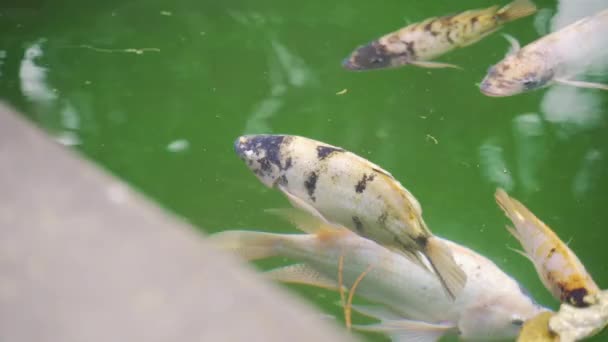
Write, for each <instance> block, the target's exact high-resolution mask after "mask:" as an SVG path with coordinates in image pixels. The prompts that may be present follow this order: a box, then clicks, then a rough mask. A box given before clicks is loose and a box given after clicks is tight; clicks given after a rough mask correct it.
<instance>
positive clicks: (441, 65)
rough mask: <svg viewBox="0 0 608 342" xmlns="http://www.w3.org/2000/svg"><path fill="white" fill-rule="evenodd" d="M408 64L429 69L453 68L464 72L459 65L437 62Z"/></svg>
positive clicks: (409, 62)
mask: <svg viewBox="0 0 608 342" xmlns="http://www.w3.org/2000/svg"><path fill="white" fill-rule="evenodd" d="M407 63H408V64H412V65H415V66H417V67H421V68H429V69H441V68H453V69H460V70H462V67H460V66H458V65H455V64H449V63H442V62H435V61H408V62H407Z"/></svg>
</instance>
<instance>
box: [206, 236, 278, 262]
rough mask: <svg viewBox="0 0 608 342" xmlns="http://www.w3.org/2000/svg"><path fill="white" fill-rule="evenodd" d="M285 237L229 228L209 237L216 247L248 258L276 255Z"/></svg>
mask: <svg viewBox="0 0 608 342" xmlns="http://www.w3.org/2000/svg"><path fill="white" fill-rule="evenodd" d="M283 239H284V235H280V234H272V233H264V232H254V231H247V230H227V231H223V232H219V233H215V234H212V235H210V236H209V237H208V238H207V240H208V241H210V242H211V244H213V245H215V246H216V247H219V248H220V249H224V250H228V251H230V252H233V253H235V254H237V255H239V256H240V257H242V258H244V259H246V260H258V259H264V258H269V257H272V256H276V255H277V253H278V251H277V248H276V247H277V245H278V244H279V243H280V242H281V241H282V240H283Z"/></svg>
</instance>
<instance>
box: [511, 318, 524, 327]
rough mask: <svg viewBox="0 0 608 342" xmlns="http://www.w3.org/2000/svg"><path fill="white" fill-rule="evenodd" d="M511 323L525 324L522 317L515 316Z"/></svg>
mask: <svg viewBox="0 0 608 342" xmlns="http://www.w3.org/2000/svg"><path fill="white" fill-rule="evenodd" d="M511 324H513V325H515V326H517V327H521V326H522V325H524V320H523V319H521V318H513V319H512V320H511Z"/></svg>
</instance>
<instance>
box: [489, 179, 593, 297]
mask: <svg viewBox="0 0 608 342" xmlns="http://www.w3.org/2000/svg"><path fill="white" fill-rule="evenodd" d="M495 197H496V202H497V203H498V205H499V206H500V207H501V208H502V210H503V211H504V212H505V214H506V215H507V217H509V219H510V220H511V221H512V222H513V225H514V226H515V228H508V229H509V232H511V234H513V236H515V238H517V240H519V243H520V244H521V245H522V247H523V249H524V251H525V256H526V257H528V258H529V259H530V260H531V261H532V263H533V264H534V267H535V268H536V272H537V273H538V275H539V277H540V279H541V281H542V282H543V284H544V285H545V287H546V288H547V289H548V290H549V291H550V292H551V294H553V296H554V297H555V298H557V299H559V300H560V301H562V302H564V303H568V304H570V305H573V306H577V307H585V306H588V305H589V303H587V302H586V301H585V297H586V296H588V295H595V294H597V293H598V292H599V288H598V286H597V285H596V284H595V282H594V281H593V279H592V278H591V276H590V275H589V273H587V270H586V269H585V266H583V264H582V263H581V262H580V260H579V259H578V258H577V257H576V255H575V254H574V253H573V252H572V251H571V250H570V248H568V246H567V245H566V244H565V243H563V242H562V241H561V240H560V238H559V237H558V236H557V235H556V234H555V233H554V232H553V231H552V230H551V228H549V227H548V226H547V225H546V224H544V223H543V222H542V221H541V220H539V219H538V218H537V217H536V216H534V214H532V212H530V210H528V209H527V208H526V207H525V206H524V205H523V204H521V203H520V202H519V201H517V200H516V199H514V198H511V197H509V195H507V193H506V192H505V191H504V190H502V189H498V190H497V191H496V195H495Z"/></svg>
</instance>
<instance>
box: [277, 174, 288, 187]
mask: <svg viewBox="0 0 608 342" xmlns="http://www.w3.org/2000/svg"><path fill="white" fill-rule="evenodd" d="M278 183H279V184H280V185H287V184H289V181H287V177H286V176H285V175H282V176H281V177H279V181H278Z"/></svg>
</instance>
